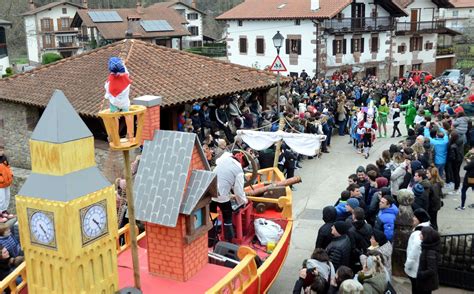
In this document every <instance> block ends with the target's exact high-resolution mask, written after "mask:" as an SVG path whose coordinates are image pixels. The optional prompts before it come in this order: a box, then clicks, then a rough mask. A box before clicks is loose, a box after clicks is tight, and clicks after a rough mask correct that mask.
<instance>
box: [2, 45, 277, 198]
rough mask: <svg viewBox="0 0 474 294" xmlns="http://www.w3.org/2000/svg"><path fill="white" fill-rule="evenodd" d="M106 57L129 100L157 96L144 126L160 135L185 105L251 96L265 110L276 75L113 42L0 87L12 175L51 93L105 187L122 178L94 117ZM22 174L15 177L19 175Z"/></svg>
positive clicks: (117, 158)
mask: <svg viewBox="0 0 474 294" xmlns="http://www.w3.org/2000/svg"><path fill="white" fill-rule="evenodd" d="M111 56H121V57H122V58H123V60H125V63H126V66H127V68H128V70H129V72H130V76H131V78H132V80H133V83H132V88H131V94H130V95H131V97H130V98H131V99H133V98H136V97H139V96H143V95H154V96H161V97H162V103H161V111H160V112H161V113H158V117H157V118H145V119H146V120H147V119H148V120H149V121H151V122H154V121H155V120H159V124H160V126H161V129H164V130H176V129H177V116H178V113H179V111H182V109H183V106H184V105H185V104H187V103H193V102H196V101H207V100H209V99H211V98H212V99H217V100H218V99H222V98H226V97H229V96H231V95H233V94H238V93H243V92H252V93H253V95H256V96H257V97H258V98H259V99H260V100H261V103H262V104H263V105H265V101H264V99H265V98H264V97H265V95H266V93H267V91H268V90H269V89H270V88H273V87H275V86H276V76H275V75H274V74H272V73H269V72H263V71H258V70H255V69H251V68H247V67H243V66H239V65H234V64H229V63H226V62H222V61H218V60H214V59H210V58H207V57H202V56H199V55H194V54H191V53H187V52H183V51H179V50H174V49H170V48H165V47H160V46H156V45H153V44H151V43H147V42H143V41H139V40H123V41H120V42H116V43H113V44H111V45H108V46H105V47H101V48H98V49H96V50H93V51H89V52H87V53H84V54H81V55H76V56H74V57H71V58H66V59H63V60H61V61H59V62H56V63H53V64H49V65H46V66H41V67H39V68H36V69H34V70H32V71H29V72H26V73H23V74H18V75H15V76H13V77H10V78H7V79H2V80H0V138H2V139H3V140H2V141H1V142H0V143H2V146H0V148H1V147H4V149H5V153H6V155H7V156H8V158H9V160H10V162H11V164H12V166H13V167H15V169H17V168H19V169H22V170H29V169H31V160H30V156H29V154H30V152H29V138H30V137H31V133H32V131H33V129H34V127H35V126H36V123H37V122H38V119H39V117H40V115H41V114H42V112H43V110H44V108H45V106H46V104H47V102H48V101H49V98H50V97H51V95H52V93H53V91H54V90H55V89H59V90H62V91H63V92H64V93H65V95H66V96H67V97H68V98H69V99H70V102H71V104H72V105H73V107H74V108H75V110H76V111H77V112H78V113H79V114H80V115H81V117H82V119H83V120H84V122H85V123H86V125H87V126H88V128H89V129H90V130H91V131H92V133H93V134H94V138H95V149H96V161H97V163H98V165H99V168H100V169H101V170H102V171H103V172H104V173H105V174H106V175H107V177H108V178H109V179H111V180H113V177H114V176H115V177H116V176H117V173H119V174H120V173H121V169H122V163H121V162H122V160H121V156H122V155H121V154H120V153H117V152H110V151H109V147H108V144H107V135H106V132H105V128H104V127H103V124H102V121H101V120H100V119H99V118H98V116H97V113H98V112H99V111H100V110H101V109H103V108H104V105H103V95H104V81H105V80H106V78H107V76H108V69H107V60H108V59H109V57H111ZM106 106H107V104H106V105H105V107H106ZM155 123H156V122H155ZM27 173H28V172H27V171H20V170H17V174H27ZM16 181H21V179H16ZM15 192H16V190H15V189H14V191H13V193H12V194H13V195H14V194H15ZM13 202H14V201H13Z"/></svg>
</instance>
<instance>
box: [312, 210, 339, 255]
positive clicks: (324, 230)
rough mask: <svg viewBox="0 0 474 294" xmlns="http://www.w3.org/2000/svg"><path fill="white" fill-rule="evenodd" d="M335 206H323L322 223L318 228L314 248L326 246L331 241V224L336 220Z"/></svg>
mask: <svg viewBox="0 0 474 294" xmlns="http://www.w3.org/2000/svg"><path fill="white" fill-rule="evenodd" d="M336 216H337V213H336V208H334V206H326V207H324V208H323V221H324V225H322V226H321V228H319V230H318V237H317V238H316V246H315V248H326V247H327V246H328V245H329V243H331V241H332V238H333V237H332V233H331V231H332V226H333V225H334V222H335V221H336Z"/></svg>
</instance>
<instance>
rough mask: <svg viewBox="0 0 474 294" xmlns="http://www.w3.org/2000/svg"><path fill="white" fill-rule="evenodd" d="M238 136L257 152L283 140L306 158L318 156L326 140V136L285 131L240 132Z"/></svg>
mask: <svg viewBox="0 0 474 294" xmlns="http://www.w3.org/2000/svg"><path fill="white" fill-rule="evenodd" d="M237 134H238V135H240V136H241V137H242V140H243V141H244V142H245V143H246V144H248V145H249V146H250V147H251V148H252V149H255V150H264V149H267V148H269V147H270V146H272V145H273V144H274V143H276V142H278V141H280V140H283V141H285V143H286V144H287V145H288V147H290V148H291V149H292V150H293V151H295V152H296V153H299V154H302V155H306V156H314V155H316V153H317V152H318V150H319V147H320V146H321V142H323V141H324V140H326V136H324V135H314V134H295V133H286V132H283V131H276V132H259V131H248V130H239V131H237Z"/></svg>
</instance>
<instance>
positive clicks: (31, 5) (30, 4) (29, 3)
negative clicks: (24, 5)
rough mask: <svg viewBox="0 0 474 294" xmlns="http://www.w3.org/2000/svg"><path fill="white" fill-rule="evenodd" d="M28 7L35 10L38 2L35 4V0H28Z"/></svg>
mask: <svg viewBox="0 0 474 294" xmlns="http://www.w3.org/2000/svg"><path fill="white" fill-rule="evenodd" d="M28 8H29V9H30V10H33V9H35V8H36V4H35V2H33V0H29V1H28Z"/></svg>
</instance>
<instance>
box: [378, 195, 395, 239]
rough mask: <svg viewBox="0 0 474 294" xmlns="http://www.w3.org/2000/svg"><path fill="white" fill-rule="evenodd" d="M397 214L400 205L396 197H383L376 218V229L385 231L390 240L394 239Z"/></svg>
mask: <svg viewBox="0 0 474 294" xmlns="http://www.w3.org/2000/svg"><path fill="white" fill-rule="evenodd" d="M397 215H398V207H397V206H396V205H395V199H394V198H393V197H392V196H390V195H384V196H383V197H381V198H380V201H379V213H378V215H377V218H376V219H375V225H374V229H377V230H380V231H383V232H384V234H385V236H386V237H387V240H389V241H392V239H393V233H394V231H395V219H396V218H397Z"/></svg>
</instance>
